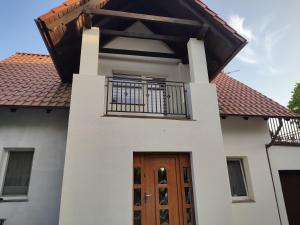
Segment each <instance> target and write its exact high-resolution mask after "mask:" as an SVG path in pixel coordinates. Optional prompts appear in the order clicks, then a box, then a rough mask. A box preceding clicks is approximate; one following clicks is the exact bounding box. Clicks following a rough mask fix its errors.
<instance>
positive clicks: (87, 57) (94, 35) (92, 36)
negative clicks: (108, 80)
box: [79, 27, 100, 75]
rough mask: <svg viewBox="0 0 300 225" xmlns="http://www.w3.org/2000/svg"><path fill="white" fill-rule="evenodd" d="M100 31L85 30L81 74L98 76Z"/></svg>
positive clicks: (93, 28)
mask: <svg viewBox="0 0 300 225" xmlns="http://www.w3.org/2000/svg"><path fill="white" fill-rule="evenodd" d="M99 41H100V31H99V28H98V27H92V28H91V29H86V28H84V29H83V32H82V43H81V55H80V69H79V74H89V75H97V74H98V64H99V62H98V54H99Z"/></svg>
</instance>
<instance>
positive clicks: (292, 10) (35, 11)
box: [0, 0, 300, 105]
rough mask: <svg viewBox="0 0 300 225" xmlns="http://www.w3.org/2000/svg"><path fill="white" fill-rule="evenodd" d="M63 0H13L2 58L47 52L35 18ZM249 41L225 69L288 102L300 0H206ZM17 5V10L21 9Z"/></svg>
mask: <svg viewBox="0 0 300 225" xmlns="http://www.w3.org/2000/svg"><path fill="white" fill-rule="evenodd" d="M61 2H62V0H51V1H29V0H26V1H24V0H10V1H5V2H3V3H2V8H3V9H5V10H3V11H2V12H1V15H0V28H1V36H0V38H1V39H0V40H1V41H0V60H2V59H4V58H6V57H8V56H10V55H12V54H14V53H15V52H33V53H47V50H46V48H45V45H44V43H43V41H42V38H41V36H40V34H39V32H38V30H37V28H36V25H35V23H34V18H36V17H38V16H39V15H41V14H43V13H45V12H47V11H48V10H49V9H51V8H53V7H55V6H57V5H58V4H60V3H61ZM204 2H205V3H206V4H207V5H208V6H209V7H210V8H211V9H213V10H214V11H215V12H217V13H218V14H219V15H220V16H221V17H222V18H223V19H225V20H226V21H227V22H228V23H229V24H230V25H231V26H233V27H234V28H235V29H236V30H237V31H238V32H239V33H240V34H242V35H243V36H244V37H246V38H247V39H248V41H249V44H248V45H247V46H246V47H245V48H244V50H243V51H242V52H241V53H240V54H239V55H238V56H237V57H236V58H235V59H234V60H233V61H232V62H231V63H230V64H229V65H228V66H227V67H226V69H225V71H227V72H232V71H237V70H238V72H234V73H231V74H230V75H231V76H232V77H234V78H236V79H238V80H240V81H242V82H243V83H245V84H247V85H249V86H251V87H253V88H255V89H257V90H258V91H260V92H262V93H263V94H265V95H267V96H269V97H271V98H273V99H274V100H276V101H278V102H279V103H281V104H283V105H287V103H288V101H289V99H290V96H291V91H292V89H293V87H294V85H295V83H296V82H300V72H299V71H300V70H299V69H298V64H300V44H299V36H300V25H299V21H300V13H299V9H300V1H299V0H285V1H282V0H242V1H236V0H222V1H220V0H205V1H204ZM16 9H18V10H17V13H16Z"/></svg>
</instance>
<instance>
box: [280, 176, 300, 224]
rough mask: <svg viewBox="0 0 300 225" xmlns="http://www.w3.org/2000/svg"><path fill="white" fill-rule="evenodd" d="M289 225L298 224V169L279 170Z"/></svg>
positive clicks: (299, 222)
mask: <svg viewBox="0 0 300 225" xmlns="http://www.w3.org/2000/svg"><path fill="white" fill-rule="evenodd" d="M279 176H280V181H281V188H282V192H283V197H284V202H285V208H286V212H287V215H288V220H289V225H299V224H300V207H299V206H300V171H299V170H287V171H279Z"/></svg>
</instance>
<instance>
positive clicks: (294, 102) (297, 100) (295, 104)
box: [288, 83, 300, 114]
mask: <svg viewBox="0 0 300 225" xmlns="http://www.w3.org/2000/svg"><path fill="white" fill-rule="evenodd" d="M288 107H289V109H290V110H292V111H293V112H295V113H298V114H300V83H297V84H296V85H295V88H294V90H293V92H292V97H291V100H290V101H289V104H288Z"/></svg>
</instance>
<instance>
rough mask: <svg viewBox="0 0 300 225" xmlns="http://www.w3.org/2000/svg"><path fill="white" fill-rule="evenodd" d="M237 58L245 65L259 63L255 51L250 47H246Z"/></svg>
mask: <svg viewBox="0 0 300 225" xmlns="http://www.w3.org/2000/svg"><path fill="white" fill-rule="evenodd" d="M237 58H238V59H239V60H240V61H242V62H245V63H248V64H256V63H258V62H257V56H256V54H255V51H254V50H253V49H252V48H251V47H249V46H246V47H245V48H244V49H243V50H242V51H241V52H240V53H239V54H238V55H237Z"/></svg>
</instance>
